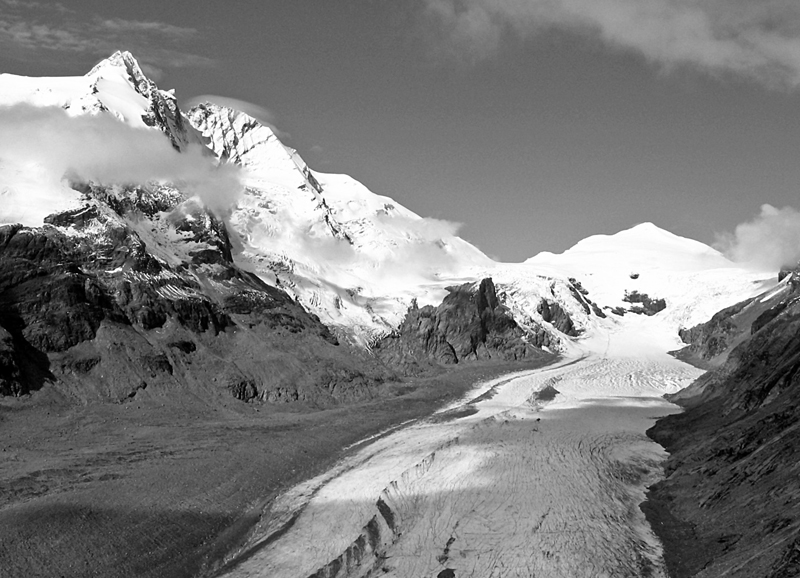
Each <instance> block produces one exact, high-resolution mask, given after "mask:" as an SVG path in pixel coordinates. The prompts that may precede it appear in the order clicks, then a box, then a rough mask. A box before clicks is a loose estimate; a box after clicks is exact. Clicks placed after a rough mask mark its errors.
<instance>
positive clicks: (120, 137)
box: [0, 104, 242, 216]
mask: <svg viewBox="0 0 800 578" xmlns="http://www.w3.org/2000/svg"><path fill="white" fill-rule="evenodd" d="M0 127H2V133H3V138H2V139H0V161H2V162H10V163H12V164H15V165H17V166H21V167H28V168H27V169H26V170H33V171H37V172H40V173H46V174H47V175H49V177H51V178H52V179H53V181H54V182H58V181H60V180H61V179H62V178H64V176H65V175H70V177H71V178H74V177H76V176H77V177H78V178H80V179H82V180H86V181H93V182H96V183H100V184H106V185H111V184H131V183H146V182H153V181H156V182H161V183H170V184H174V185H175V186H177V187H179V188H180V189H181V190H183V191H185V192H187V193H188V194H189V195H198V196H199V197H200V198H201V199H202V200H203V202H204V203H205V205H206V206H207V207H209V208H210V209H211V210H212V211H214V212H215V213H216V214H218V215H220V216H222V215H225V214H226V213H227V212H228V211H229V210H230V208H231V206H232V205H233V203H235V202H236V200H237V199H238V197H239V195H240V194H241V192H242V185H241V182H240V176H241V175H240V169H239V168H238V167H235V166H233V165H221V166H215V164H214V163H213V161H212V160H211V159H210V158H209V157H208V156H207V155H205V154H204V149H203V147H201V146H200V145H196V146H195V147H190V148H189V149H188V150H187V151H185V152H183V153H179V152H177V151H176V150H175V149H174V148H173V147H172V145H171V143H170V142H169V140H168V139H167V138H165V136H164V134H163V133H161V132H160V131H157V130H152V129H138V128H133V127H130V126H128V125H126V124H124V123H121V122H119V121H117V120H116V119H114V118H112V117H111V116H109V115H96V116H90V115H84V116H77V117H72V116H69V115H68V114H67V113H66V112H65V111H64V110H62V109H61V108H58V107H44V108H43V107H34V106H30V105H27V104H18V105H13V106H7V107H0Z"/></svg>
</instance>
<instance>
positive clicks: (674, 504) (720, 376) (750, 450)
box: [648, 283, 800, 578]
mask: <svg viewBox="0 0 800 578" xmlns="http://www.w3.org/2000/svg"><path fill="white" fill-rule="evenodd" d="M756 303H758V304H759V305H758V307H755V305H754V304H756ZM740 305H742V304H740ZM748 307H749V308H750V310H748ZM776 308H777V309H776ZM765 310H766V311H777V313H775V314H774V315H773V314H770V315H768V318H764V315H765V313H764V311H765ZM721 313H722V314H723V315H721V316H720V317H719V318H717V316H715V319H716V321H715V320H712V322H713V323H712V324H711V325H710V326H709V327H710V328H709V330H708V332H707V333H706V334H705V335H713V332H714V330H713V328H714V327H717V328H721V329H719V331H721V332H722V333H723V334H727V335H730V334H731V325H730V324H729V323H728V322H726V321H725V320H726V319H727V320H728V321H729V322H731V323H733V324H734V325H736V326H737V327H738V328H739V329H740V330H741V329H744V331H743V334H744V336H745V337H744V338H743V340H742V342H741V343H739V344H738V345H736V346H735V347H733V348H732V350H731V351H730V353H729V354H728V355H727V360H726V361H725V363H724V364H723V365H722V366H721V367H720V368H719V369H717V370H715V371H712V372H709V373H707V374H705V375H704V376H702V377H701V378H700V379H699V380H698V381H697V382H695V383H694V384H692V385H691V386H690V387H689V388H687V389H686V390H683V391H682V392H679V393H678V394H676V395H674V396H671V399H672V400H673V401H675V402H677V403H680V404H681V405H684V406H685V407H687V410H686V411H685V412H684V413H682V414H678V415H672V416H668V417H666V418H662V419H661V420H659V421H658V423H657V424H656V425H655V426H654V427H653V428H652V429H651V430H650V431H649V432H648V434H649V435H650V436H651V437H652V438H653V439H655V440H656V441H658V442H659V443H661V444H662V445H664V446H665V447H666V448H667V450H668V451H669V452H670V454H671V455H670V458H669V459H668V460H667V464H666V472H667V478H666V479H665V480H664V481H662V482H659V483H658V484H656V485H655V486H653V487H652V488H651V490H650V494H649V497H648V499H649V501H650V503H651V504H652V508H648V509H650V516H651V522H652V523H653V527H654V529H655V531H656V532H657V533H658V534H659V535H660V536H661V537H662V539H663V540H664V542H665V550H666V560H667V563H668V566H669V567H670V570H671V575H673V576H676V577H684V576H708V577H710V576H722V575H725V576H735V577H742V578H744V577H751V576H768V577H772V578H778V577H784V576H797V575H800V564H798V560H800V556H798V539H797V536H798V535H799V534H800V508H798V507H797V504H800V436H799V435H798V431H800V430H799V429H798V428H800V304H799V303H798V302H797V291H796V290H795V289H794V288H793V287H792V286H791V283H788V284H787V286H786V288H785V290H784V291H783V292H781V293H780V294H778V295H777V296H774V297H773V298H772V299H770V300H768V301H767V302H766V303H763V304H761V303H760V302H759V301H758V300H754V301H753V302H752V303H751V302H748V303H746V304H744V306H742V307H740V306H738V305H737V306H734V307H733V308H730V310H727V311H726V312H721ZM737 316H738V318H737ZM754 319H760V321H759V322H758V323H756V324H755V326H754V327H753V331H754V333H753V334H752V335H750V331H749V329H750V327H748V325H750V324H747V323H745V322H744V321H745V320H750V321H751V324H752V322H753V320H754ZM731 320H732V321H731ZM706 342H708V339H706ZM700 343H702V341H701V342H700ZM717 349H718V347H716V346H713V347H707V349H706V350H704V351H708V352H711V351H715V350H717ZM659 509H661V510H662V511H666V512H667V515H665V516H659V515H658V514H657V513H656V514H654V513H653V512H654V511H655V512H657V511H658V510H659ZM662 522H663V523H662Z"/></svg>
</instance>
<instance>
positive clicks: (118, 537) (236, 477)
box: [0, 361, 544, 578]
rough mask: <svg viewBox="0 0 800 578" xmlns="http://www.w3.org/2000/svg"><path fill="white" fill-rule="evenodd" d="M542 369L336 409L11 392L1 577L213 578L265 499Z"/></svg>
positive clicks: (397, 387)
mask: <svg viewBox="0 0 800 578" xmlns="http://www.w3.org/2000/svg"><path fill="white" fill-rule="evenodd" d="M543 363H544V361H539V362H538V365H541V364H543ZM536 365H537V364H536V363H528V364H523V363H519V364H498V365H484V366H471V367H463V368H458V369H455V370H453V371H452V372H449V373H446V374H442V375H439V376H436V377H431V378H425V379H416V380H409V381H407V382H405V383H401V384H394V385H387V386H386V391H385V392H384V395H382V396H381V398H380V399H375V400H373V401H371V402H365V403H360V404H354V405H349V406H342V407H338V408H332V409H327V410H318V409H313V408H303V407H301V406H299V405H284V406H276V405H253V404H244V403H242V402H239V401H236V400H233V399H231V400H230V401H228V402H227V403H225V404H224V405H223V404H220V403H219V400H218V399H214V400H207V399H202V398H200V397H198V396H193V395H191V394H188V393H187V392H182V393H181V394H180V395H176V394H174V393H170V392H161V393H160V394H159V392H152V394H151V393H150V390H149V389H148V394H147V395H146V396H142V395H137V396H136V398H134V399H133V400H131V401H130V402H128V403H123V404H94V405H88V406H83V405H75V404H74V403H72V402H70V401H69V400H65V399H63V398H61V397H60V396H58V395H57V393H56V392H55V391H54V390H53V389H52V388H50V387H48V386H46V387H45V388H44V389H42V390H41V391H39V392H37V393H35V394H34V395H33V396H30V397H26V398H21V399H9V398H6V399H3V400H0V432H2V436H1V439H0V575H2V576H3V577H4V578H6V577H8V578H23V577H24V578H33V577H38V576H41V577H48V578H51V577H53V576H66V577H70V578H78V577H89V576H102V577H104V578H115V577H126V578H130V577H153V578H155V577H159V578H183V577H187V578H188V577H191V576H206V575H212V574H214V573H215V572H216V569H217V568H218V567H219V566H220V565H221V564H222V561H223V560H224V558H225V556H226V555H228V554H229V553H230V552H231V551H236V550H238V549H239V548H240V547H241V545H242V544H244V542H245V541H246V539H247V538H248V537H249V536H250V534H251V533H252V532H253V529H254V528H255V527H256V525H257V524H258V523H259V522H260V521H261V513H262V510H263V509H264V507H265V505H267V504H269V503H270V501H271V500H272V499H273V498H275V497H276V496H277V495H279V494H280V493H281V492H283V491H284V490H286V489H288V488H290V487H292V486H294V485H295V484H298V483H299V482H301V481H303V480H305V479H308V478H310V477H312V476H314V475H317V474H319V473H320V472H323V471H325V470H326V469H328V468H330V467H331V466H333V465H334V463H335V462H336V461H337V460H339V459H340V458H342V457H343V456H345V455H346V454H347V453H348V451H347V450H346V448H347V447H348V446H350V445H351V444H353V443H355V442H358V441H359V440H362V439H364V438H365V437H367V436H370V435H373V434H375V433H376V432H380V431H382V430H385V429H386V428H389V427H391V426H394V425H397V424H400V423H402V422H405V421H407V420H411V419H417V418H420V417H423V416H426V415H429V414H430V413H431V412H433V411H434V410H435V409H436V408H439V407H441V406H442V405H443V404H446V403H450V402H452V401H453V400H455V399H458V398H460V397H461V396H463V395H464V394H465V393H466V391H468V390H469V389H470V388H471V387H473V385H474V384H475V383H477V382H480V381H484V380H486V379H491V378H492V377H494V376H497V375H501V374H505V373H508V372H510V371H515V370H519V369H525V368H531V367H535V366H536ZM349 451H350V453H352V452H354V451H356V448H354V449H351V450H349Z"/></svg>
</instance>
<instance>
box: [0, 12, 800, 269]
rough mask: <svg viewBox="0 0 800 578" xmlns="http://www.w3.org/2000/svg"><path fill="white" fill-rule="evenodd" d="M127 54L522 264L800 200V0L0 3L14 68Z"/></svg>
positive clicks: (7, 60)
mask: <svg viewBox="0 0 800 578" xmlns="http://www.w3.org/2000/svg"><path fill="white" fill-rule="evenodd" d="M118 49H121V50H129V51H131V52H132V53H133V54H134V56H135V57H137V59H138V60H139V61H140V63H141V64H142V65H143V68H144V69H145V71H146V72H147V74H148V75H150V77H151V78H152V79H153V80H155V81H156V82H157V83H158V85H159V87H160V88H163V89H169V88H174V89H175V90H176V94H177V96H178V99H179V101H180V102H181V103H187V104H188V103H191V102H193V101H195V100H196V99H197V98H198V97H201V96H203V95H215V96H218V97H222V98H226V99H235V100H236V101H238V102H239V103H241V106H242V107H243V108H247V110H246V112H250V113H251V114H254V115H256V116H258V117H259V118H261V119H263V120H264V121H265V122H268V123H269V124H270V125H272V126H274V127H275V128H276V130H277V132H278V134H279V136H280V137H281V139H282V140H283V141H284V142H285V143H286V144H288V145H289V146H292V147H294V148H296V149H297V150H298V151H299V152H300V154H301V156H303V158H305V159H306V161H307V162H308V163H309V165H310V166H311V167H312V168H313V169H315V170H317V171H322V172H334V173H347V174H350V175H352V176H353V177H355V178H356V179H358V180H360V181H361V182H363V183H364V184H365V185H366V186H368V187H369V188H370V189H371V190H372V191H373V192H375V193H378V194H382V195H387V196H390V197H392V198H394V199H395V200H397V201H398V202H400V203H402V204H403V205H405V206H406V207H408V208H409V209H411V210H413V211H415V212H416V213H418V214H420V215H422V216H426V217H435V218H438V219H447V220H450V221H455V222H458V223H461V229H460V234H461V236H462V237H464V238H465V239H467V240H469V241H471V242H472V243H474V244H476V245H477V246H478V247H479V248H481V249H482V250H483V251H484V252H486V253H487V254H488V255H490V256H492V257H494V258H497V259H501V260H504V261H521V260H524V259H526V258H528V257H530V256H532V255H534V254H536V253H539V252H540V251H553V252H561V251H564V250H565V249H567V248H569V247H570V246H572V245H573V244H575V243H576V242H577V241H579V240H580V239H582V238H585V237H587V236H589V235H593V234H598V233H606V234H611V233H615V232H617V231H619V230H622V229H626V228H629V227H631V226H633V225H636V224H638V223H641V222H646V221H651V222H654V223H655V224H657V225H658V226H660V227H663V228H665V229H668V230H670V231H672V232H673V233H676V234H678V235H682V236H686V237H690V238H694V239H697V240H700V241H703V242H706V243H714V242H720V241H722V242H725V240H726V239H728V240H729V239H730V238H731V236H732V235H734V236H735V235H736V234H738V231H745V232H748V233H747V234H748V235H749V237H748V238H751V239H756V240H757V242H758V243H761V242H762V241H761V239H763V236H764V234H766V235H767V236H769V235H770V234H771V232H772V230H773V229H774V230H776V231H779V230H783V229H781V228H780V227H771V225H770V224H769V223H771V222H773V221H770V219H772V218H773V217H774V216H775V215H781V216H782V217H785V216H786V215H790V217H791V218H789V219H788V220H787V219H783V221H781V222H782V223H783V222H789V223H794V222H795V217H796V211H794V209H793V208H792V207H794V208H797V207H799V206H800V199H798V191H799V190H800V162H798V152H800V3H798V2H797V0H760V1H758V2H753V1H752V0H406V1H403V2H397V1H393V0H340V1H331V0H291V1H290V2H287V1H285V0H280V1H279V0H234V1H231V2H225V3H223V2H202V3H201V2H194V1H192V2H188V1H183V0H171V1H170V2H163V1H162V0H159V1H157V2H156V1H151V0H137V1H136V2H130V1H129V0H125V1H117V0H102V1H100V0H72V1H66V0H65V1H63V2H61V3H58V2H36V1H32V0H0V72H10V73H14V74H22V75H26V76H73V75H80V74H84V73H86V72H88V70H89V69H90V68H91V67H92V66H93V65H94V64H95V63H97V62H98V61H99V60H101V59H102V58H104V57H107V56H109V55H110V54H111V53H112V52H114V51H115V50H118ZM231 102H232V101H231ZM765 205H766V206H767V207H768V208H767V209H764V206H765ZM764 219H766V221H765V220H764ZM743 223H744V225H742V224H743ZM759 223H766V233H764V231H763V230H761V229H759V232H758V234H751V233H752V227H751V228H749V229H748V228H747V227H749V226H751V225H753V224H756V225H757V224H759ZM737 226H738V229H737ZM743 227H744V228H743ZM762 229H763V227H762ZM743 234H744V233H743Z"/></svg>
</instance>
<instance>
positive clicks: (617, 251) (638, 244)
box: [526, 223, 734, 273]
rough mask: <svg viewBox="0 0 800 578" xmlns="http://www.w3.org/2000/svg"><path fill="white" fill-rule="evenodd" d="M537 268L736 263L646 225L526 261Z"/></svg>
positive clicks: (689, 266)
mask: <svg viewBox="0 0 800 578" xmlns="http://www.w3.org/2000/svg"><path fill="white" fill-rule="evenodd" d="M526 263H528V264H536V265H558V266H570V265H580V266H581V268H582V269H586V268H587V267H588V268H589V269H606V268H609V267H611V268H614V269H616V268H619V267H628V268H630V269H631V272H632V273H635V272H636V270H637V269H659V270H666V269H673V270H679V271H684V272H688V271H699V270H706V269H714V268H720V267H732V266H734V264H733V263H732V262H731V261H729V260H728V259H727V258H725V256H724V255H722V253H720V252H719V251H716V250H715V249H712V248H711V247H709V246H708V245H706V244H704V243H701V242H699V241H695V240H693V239H687V238H685V237H680V236H678V235H675V234H673V233H670V232H669V231H666V230H664V229H662V228H660V227H658V226H656V225H654V224H653V223H642V224H639V225H636V226H635V227H632V228H630V229H626V230H624V231H620V232H619V233H616V234H614V235H592V236H590V237H587V238H585V239H583V240H581V241H579V242H578V243H576V244H575V245H574V246H573V247H571V248H570V249H567V250H566V251H564V252H563V253H560V254H554V253H549V252H543V253H539V254H538V255H536V256H534V257H531V258H530V259H528V260H527V261H526Z"/></svg>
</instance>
